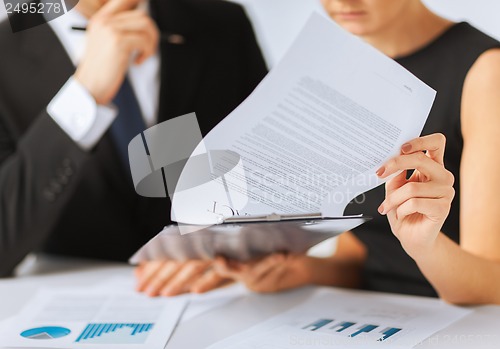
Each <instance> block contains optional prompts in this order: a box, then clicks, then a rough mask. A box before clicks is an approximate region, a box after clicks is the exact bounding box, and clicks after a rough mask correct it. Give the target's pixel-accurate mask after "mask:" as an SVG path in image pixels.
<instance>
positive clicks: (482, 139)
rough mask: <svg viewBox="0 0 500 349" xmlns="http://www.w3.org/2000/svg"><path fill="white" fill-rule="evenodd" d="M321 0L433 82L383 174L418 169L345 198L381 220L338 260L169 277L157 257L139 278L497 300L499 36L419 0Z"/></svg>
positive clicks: (221, 265)
mask: <svg viewBox="0 0 500 349" xmlns="http://www.w3.org/2000/svg"><path fill="white" fill-rule="evenodd" d="M322 2H323V5H324V7H325V9H326V11H327V12H328V14H329V15H330V16H331V18H332V19H333V20H335V21H336V22H337V23H338V24H340V25H341V26H342V27H343V28H345V29H346V30H348V31H350V32H351V33H353V34H355V35H358V36H360V37H362V38H363V39H364V40H365V41H367V42H368V43H370V44H371V45H373V46H374V47H376V48H377V49H379V50H380V51H382V52H383V53H385V54H386V55H388V56H390V57H392V58H394V59H395V60H396V61H397V62H399V63H400V64H401V65H403V66H404V67H406V68H407V69H408V70H410V71H411V72H412V73H414V74H415V75H416V76H417V77H419V78H420V79H421V80H423V81H424V82H426V83H427V84H428V85H430V86H431V87H433V88H434V89H435V90H437V92H438V94H437V99H436V101H435V104H434V107H433V109H432V111H431V114H430V116H429V118H428V121H427V123H426V125H425V127H424V131H423V136H422V137H420V138H418V139H416V140H414V141H412V142H410V143H408V144H405V145H404V146H403V147H402V150H401V155H400V156H398V157H397V158H395V159H392V160H391V161H389V162H388V163H386V164H385V165H384V166H383V167H382V168H381V169H380V170H379V171H378V172H377V174H378V175H379V176H381V177H386V176H389V175H390V174H392V173H395V172H397V171H398V170H411V169H416V170H415V171H414V172H413V173H412V174H411V177H410V178H409V180H407V177H406V174H407V173H406V171H404V172H403V173H402V174H401V175H399V176H397V177H395V178H394V179H392V180H391V181H389V182H388V183H387V184H386V186H385V188H384V187H383V186H381V187H379V188H376V189H374V190H372V191H370V192H368V193H366V194H364V197H363V198H361V199H358V200H356V202H362V204H357V203H355V202H353V203H352V204H350V205H349V206H348V208H347V210H346V214H349V213H359V212H363V213H364V214H367V215H371V216H373V217H375V218H374V219H373V221H370V222H368V223H366V224H364V225H362V226H360V227H359V228H357V229H355V230H353V231H350V232H346V233H344V234H342V235H341V236H340V237H339V239H338V244H337V250H336V252H335V254H334V255H333V256H332V257H331V258H314V257H309V256H306V255H282V254H276V255H271V256H269V257H267V258H264V259H263V260H260V261H257V262H254V263H246V264H238V263H234V262H231V263H228V262H227V261H224V260H222V259H221V260H218V261H216V263H215V268H214V269H215V271H214V270H213V269H210V267H209V266H208V265H204V266H202V267H201V268H198V269H199V270H202V273H203V275H204V276H203V277H202V278H200V277H199V276H200V271H199V270H195V269H196V268H194V267H193V266H191V267H190V269H191V272H188V271H186V266H183V268H180V269H181V271H180V273H181V274H179V272H178V270H179V269H176V268H172V267H170V268H171V270H175V272H172V273H170V274H168V273H163V276H165V275H167V276H166V277H164V278H163V279H161V278H160V277H159V276H158V275H160V274H161V270H162V269H163V270H165V266H163V267H159V264H156V265H155V266H151V265H150V266H149V267H148V266H146V267H147V268H145V269H148V270H149V272H148V273H147V275H146V276H144V275H145V274H144V271H145V269H144V268H143V269H142V272H141V273H139V274H140V275H142V277H141V279H142V286H143V287H144V286H145V285H148V284H149V285H150V284H151V283H153V284H155V285H156V288H157V289H158V290H161V289H164V290H165V289H167V290H170V291H171V290H172V289H173V290H175V291H177V292H182V291H186V290H205V289H208V288H211V287H214V286H215V285H217V284H218V283H219V282H221V281H222V280H223V278H231V279H236V280H240V281H242V282H244V283H245V284H246V285H247V286H248V287H249V288H251V289H253V290H255V291H259V292H277V291H280V290H284V289H289V288H293V287H299V286H302V285H306V284H317V285H330V286H341V287H353V288H354V287H355V288H364V289H369V290H376V291H385V292H396V293H407V294H417V295H424V296H440V297H441V298H443V299H445V300H447V301H449V302H453V303H460V304H480V303H497V304H500V287H499V286H500V200H499V199H498V197H499V194H500V181H499V180H498V179H497V178H496V174H497V173H500V157H499V156H498V154H497V152H496V149H500V43H499V42H497V41H496V40H494V39H492V38H490V37H488V36H487V35H485V34H483V33H481V32H480V31H478V30H476V29H475V28H473V27H471V26H470V25H469V24H467V23H453V22H450V21H448V20H446V19H444V18H441V17H439V16H437V15H436V14H434V13H432V12H431V11H430V10H429V9H427V8H426V7H425V6H424V4H423V3H422V2H421V0H322ZM445 139H446V152H445V151H444V150H445ZM424 150H425V151H426V153H425V155H424V153H423V152H422V151H424ZM453 197H455V198H454V200H453ZM452 200H453V201H452ZM166 263H167V264H168V263H169V262H166ZM155 268H156V270H157V271H160V272H154V269H155ZM205 268H208V270H209V271H208V272H207V269H205ZM183 270H184V271H183ZM175 274H177V275H175ZM179 275H181V276H182V277H179ZM178 280H181V282H178ZM193 285H195V286H193ZM174 293H175V292H174ZM164 294H172V293H169V292H166V293H164Z"/></svg>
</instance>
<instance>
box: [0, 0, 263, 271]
mask: <svg viewBox="0 0 500 349" xmlns="http://www.w3.org/2000/svg"><path fill="white" fill-rule="evenodd" d="M138 1H139V0H109V1H101V0H80V3H79V5H78V7H77V9H78V10H79V11H80V13H81V14H83V15H84V16H85V17H87V18H90V21H89V22H88V24H87V26H88V30H87V34H86V39H85V40H86V41H85V44H83V46H84V53H83V55H80V56H78V55H76V54H75V55H72V54H71V49H70V48H69V47H68V46H71V45H73V44H74V42H73V41H71V40H68V36H67V35H69V34H67V33H64V32H63V33H62V34H61V33H58V32H57V30H70V28H63V29H61V28H59V29H57V27H55V25H56V24H51V25H42V26H39V27H35V28H33V29H30V30H26V31H22V32H19V33H16V34H12V32H11V31H10V28H9V27H8V22H7V21H4V22H3V23H1V24H0V50H1V52H2V53H1V64H0V276H8V275H9V274H10V273H11V272H12V270H13V269H14V268H15V266H16V265H17V264H18V263H19V262H20V261H21V260H22V259H23V258H24V257H25V256H26V255H27V254H28V253H30V252H32V251H47V252H50V253H57V254H64V255H71V256H79V257H90V258H104V259H113V260H122V261H123V260H126V259H127V258H128V257H129V256H130V255H131V254H132V253H133V252H134V251H135V250H136V249H137V248H138V247H140V246H141V245H142V244H143V243H145V242H146V241H147V240H148V239H150V238H151V237H152V236H154V235H155V234H156V233H158V232H159V231H160V230H161V228H162V227H163V226H165V225H166V224H168V223H169V222H170V219H169V215H170V201H169V200H168V199H147V198H143V197H139V196H138V195H137V194H136V193H135V192H134V188H133V185H132V182H131V178H130V173H129V172H127V169H126V166H124V164H123V162H122V161H120V155H121V153H120V151H121V149H120V145H119V142H118V141H117V138H116V136H115V135H114V134H113V132H116V131H113V129H114V125H115V124H117V123H118V120H122V118H123V116H122V111H123V110H125V111H124V113H125V114H126V113H127V110H129V111H130V109H131V108H128V109H127V108H125V109H123V110H122V109H121V108H120V107H118V106H116V107H113V106H112V104H115V105H116V103H117V102H116V99H117V98H118V95H120V94H121V91H122V90H123V89H124V86H125V85H126V84H125V82H126V81H128V80H129V79H128V78H126V76H128V77H129V78H130V80H133V79H132V78H134V76H135V82H136V85H137V84H139V85H140V83H141V77H142V76H143V75H141V74H142V73H140V72H139V73H137V72H136V73H133V72H132V69H133V68H131V67H130V66H129V62H130V61H131V60H134V63H133V65H136V66H139V67H140V66H142V65H145V64H149V63H148V62H149V61H150V60H151V59H153V58H154V56H155V55H156V56H157V57H159V58H158V62H159V64H158V65H159V67H157V70H159V72H160V74H159V76H160V79H159V80H160V82H159V88H158V89H159V92H158V91H156V92H153V93H146V94H145V95H144V93H143V95H144V98H146V99H147V98H150V97H151V96H152V95H154V93H157V97H158V98H156V99H155V98H153V100H156V101H157V102H156V105H155V106H154V107H151V105H152V104H155V102H152V103H150V107H148V108H146V107H144V106H143V105H141V103H140V102H141V101H140V99H139V98H138V99H139V101H138V102H139V103H138V107H139V109H141V110H142V112H144V114H148V113H147V111H148V110H149V114H151V115H153V117H152V118H151V115H150V118H149V119H148V120H146V118H144V117H143V120H142V122H145V126H144V127H146V126H148V124H152V123H155V122H162V121H165V120H168V119H171V118H174V117H177V116H180V115H183V114H186V113H189V112H193V111H194V112H196V113H197V117H198V122H199V125H200V128H201V131H202V134H204V135H205V134H206V133H207V132H208V131H209V130H210V129H211V128H213V127H214V126H215V125H216V124H217V123H218V122H219V121H220V120H221V119H222V118H223V117H224V116H226V115H227V114H228V113H229V112H230V111H231V110H232V109H233V108H234V107H236V106H237V105H238V104H239V103H240V102H241V101H242V100H243V99H244V98H245V97H246V96H247V95H248V94H249V93H250V92H251V91H252V90H253V88H254V87H255V86H256V85H257V84H258V82H259V81H260V80H261V79H262V78H263V76H264V75H265V73H266V68H265V64H264V61H263V58H262V55H261V53H260V51H259V48H258V46H257V44H256V41H255V37H254V34H253V31H252V28H251V25H250V23H249V21H248V19H247V17H246V16H245V14H244V12H243V10H242V9H241V8H240V7H239V6H238V5H235V4H231V3H227V2H225V1H219V0H157V1H154V2H153V1H152V2H151V3H150V10H149V13H150V15H151V17H152V18H153V19H154V20H151V19H150V16H149V15H148V14H146V13H144V12H141V11H139V10H136V7H137V4H138ZM103 2H104V3H105V4H104V6H102V5H103ZM101 6H102V7H101ZM73 11H75V10H73ZM71 12H72V11H71ZM71 12H70V13H71ZM68 15H69V13H68V14H67V15H64V16H62V17H61V18H63V17H65V16H68ZM20 20H22V19H20ZM56 21H57V20H54V21H53V22H54V23H56ZM51 23H52V22H51ZM76 24H78V23H76ZM69 27H71V26H69ZM54 28H56V29H57V30H55V29H54ZM56 34H57V35H56ZM65 35H66V36H65ZM82 35H83V33H82ZM65 38H66V39H65ZM65 40H66V41H65ZM76 50H77V49H76ZM77 51H78V50H77ZM152 57H153V58H152ZM152 65H153V64H152ZM75 68H76V70H75ZM150 73H151V71H149V73H148V74H150ZM134 74H135V75H134ZM146 75H147V74H145V75H144V76H146ZM153 80H154V77H153ZM131 82H132V84H131V85H132V87H133V89H132V91H133V90H134V88H135V91H136V94H137V95H138V93H137V92H139V91H138V88H137V87H138V85H137V86H134V85H133V82H134V81H131ZM129 86H130V82H129ZM149 86H155V85H154V81H152V83H151V84H150V85H149ZM139 87H140V86H139ZM146 90H147V89H146ZM128 91H129V93H130V88H128ZM68 96H69V97H68ZM139 97H140V96H139ZM122 99H123V98H122ZM125 99H126V100H130V97H125ZM136 104H137V103H136ZM141 107H142V108H141ZM115 109H118V111H116V110H115ZM155 110H157V112H154V111H155ZM151 111H153V112H151ZM89 115H90V116H89Z"/></svg>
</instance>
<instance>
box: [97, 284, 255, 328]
mask: <svg viewBox="0 0 500 349" xmlns="http://www.w3.org/2000/svg"><path fill="white" fill-rule="evenodd" d="M134 288H135V279H134V278H131V277H130V278H124V277H117V278H113V279H111V280H109V281H108V282H105V283H102V284H100V285H99V286H98V287H97V289H99V290H102V291H105V292H108V293H113V292H116V291H117V290H133V289H134ZM248 294H250V291H248V289H247V288H246V287H245V286H243V285H242V284H239V283H236V284H232V285H227V286H225V287H221V288H218V289H215V290H212V291H209V292H206V293H202V294H194V293H188V294H183V295H179V296H175V297H170V298H169V299H172V300H176V299H182V300H186V301H187V302H188V303H187V305H186V307H185V310H184V312H183V314H182V316H181V318H180V320H179V323H183V322H186V321H189V320H191V319H194V318H195V317H197V316H199V315H202V314H204V313H206V312H208V311H211V310H214V309H216V308H218V307H222V306H224V305H226V304H228V303H230V302H233V301H235V300H237V299H239V298H241V297H243V296H245V295H248Z"/></svg>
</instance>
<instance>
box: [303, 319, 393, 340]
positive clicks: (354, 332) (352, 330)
mask: <svg viewBox="0 0 500 349" xmlns="http://www.w3.org/2000/svg"><path fill="white" fill-rule="evenodd" d="M302 330H306V331H311V332H314V331H320V332H321V333H330V334H334V335H343V336H345V337H347V338H352V339H355V338H357V337H363V336H367V335H370V338H372V339H373V340H374V341H377V342H385V341H387V340H388V339H389V338H392V337H393V336H395V335H396V334H398V333H400V332H401V331H402V330H403V329H402V328H397V327H386V326H385V327H383V326H380V325H379V324H370V323H364V324H363V323H361V322H359V323H358V322H354V321H335V320H334V319H333V318H332V319H324V318H322V319H317V320H314V321H311V322H309V323H307V325H306V326H303V327H302Z"/></svg>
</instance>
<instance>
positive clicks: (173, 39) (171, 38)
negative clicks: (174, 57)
mask: <svg viewBox="0 0 500 349" xmlns="http://www.w3.org/2000/svg"><path fill="white" fill-rule="evenodd" d="M71 29H73V30H77V31H86V30H87V27H80V26H77V25H73V26H71ZM160 39H161V40H163V41H167V42H169V43H171V44H174V45H182V44H184V43H185V42H186V39H185V38H184V36H183V35H180V34H172V33H161V34H160Z"/></svg>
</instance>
